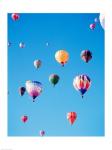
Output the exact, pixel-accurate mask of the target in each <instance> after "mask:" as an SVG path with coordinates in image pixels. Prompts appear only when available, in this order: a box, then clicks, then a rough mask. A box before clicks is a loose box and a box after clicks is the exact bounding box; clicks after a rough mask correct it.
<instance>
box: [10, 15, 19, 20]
mask: <svg viewBox="0 0 112 150" xmlns="http://www.w3.org/2000/svg"><path fill="white" fill-rule="evenodd" d="M11 17H12V19H13V20H14V21H16V20H18V19H19V14H17V13H13V14H12V15H11Z"/></svg>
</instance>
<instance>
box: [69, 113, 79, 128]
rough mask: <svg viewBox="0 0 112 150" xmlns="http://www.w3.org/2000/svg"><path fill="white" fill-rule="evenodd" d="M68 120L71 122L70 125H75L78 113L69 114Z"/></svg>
mask: <svg viewBox="0 0 112 150" xmlns="http://www.w3.org/2000/svg"><path fill="white" fill-rule="evenodd" d="M67 119H68V121H69V122H70V124H71V125H73V123H74V122H75V120H76V119H77V113H76V112H69V113H67Z"/></svg>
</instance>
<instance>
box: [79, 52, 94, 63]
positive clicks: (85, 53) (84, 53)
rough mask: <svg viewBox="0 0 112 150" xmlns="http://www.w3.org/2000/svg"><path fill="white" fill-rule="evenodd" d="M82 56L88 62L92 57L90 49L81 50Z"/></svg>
mask: <svg viewBox="0 0 112 150" xmlns="http://www.w3.org/2000/svg"><path fill="white" fill-rule="evenodd" d="M81 58H82V60H83V61H85V62H86V63H88V61H89V60H91V59H92V53H91V52H90V51H89V50H83V51H82V52H81Z"/></svg>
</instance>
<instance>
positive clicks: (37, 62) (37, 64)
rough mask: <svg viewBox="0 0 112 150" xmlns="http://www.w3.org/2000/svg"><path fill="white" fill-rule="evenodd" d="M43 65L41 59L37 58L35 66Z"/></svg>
mask: <svg viewBox="0 0 112 150" xmlns="http://www.w3.org/2000/svg"><path fill="white" fill-rule="evenodd" d="M41 65H42V62H41V60H35V61H34V67H35V68H36V69H38V68H40V66H41Z"/></svg>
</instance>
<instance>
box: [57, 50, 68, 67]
mask: <svg viewBox="0 0 112 150" xmlns="http://www.w3.org/2000/svg"><path fill="white" fill-rule="evenodd" d="M55 59H56V61H57V62H58V63H60V64H61V65H62V66H64V64H65V63H67V61H68V59H69V54H68V52H66V51H65V50H59V51H57V52H56V53H55Z"/></svg>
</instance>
